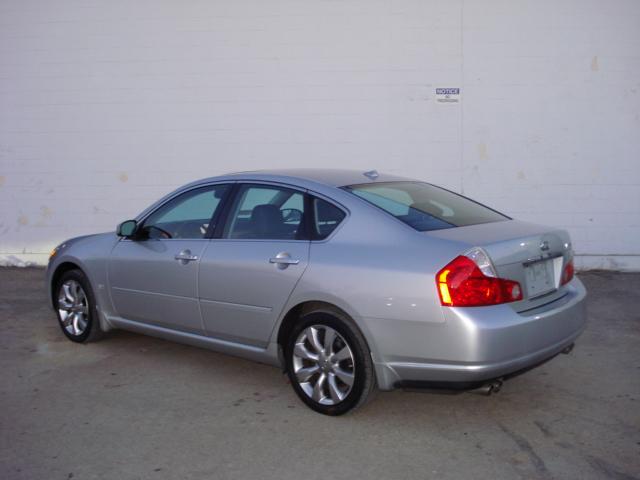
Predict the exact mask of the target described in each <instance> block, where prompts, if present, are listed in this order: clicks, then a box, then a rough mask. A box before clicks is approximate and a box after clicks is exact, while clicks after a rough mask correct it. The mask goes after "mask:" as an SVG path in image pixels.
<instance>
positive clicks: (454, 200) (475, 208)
mask: <svg viewBox="0 0 640 480" xmlns="http://www.w3.org/2000/svg"><path fill="white" fill-rule="evenodd" d="M344 188H345V189H346V190H347V191H350V192H351V193H353V194H354V195H357V196H358V197H361V198H363V199H364V200H366V201H367V202H369V203H371V204H373V205H375V206H376V207H378V208H381V209H382V210H384V211H385V212H387V213H389V214H391V215H393V216H394V217H396V218H397V219H398V220H401V221H403V222H404V223H406V224H407V225H410V226H412V227H413V228H415V229H416V230H418V231H421V232H426V231H428V230H440V229H443V228H452V227H464V226H465V225H477V224H479V223H490V222H501V221H503V220H509V217H507V216H506V215H502V214H501V213H499V212H496V211H495V210H492V209H490V208H489V207H485V206H484V205H481V204H479V203H477V202H474V201H473V200H470V199H468V198H466V197H463V196H462V195H458V194H457V193H453V192H450V191H449V190H445V189H444V188H440V187H436V186H434V185H430V184H428V183H422V182H385V183H365V184H361V185H350V186H348V187H344Z"/></svg>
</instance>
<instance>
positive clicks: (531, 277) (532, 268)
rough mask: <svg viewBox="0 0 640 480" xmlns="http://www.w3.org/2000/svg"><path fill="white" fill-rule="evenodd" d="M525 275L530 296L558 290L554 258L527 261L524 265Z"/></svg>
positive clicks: (533, 296)
mask: <svg viewBox="0 0 640 480" xmlns="http://www.w3.org/2000/svg"><path fill="white" fill-rule="evenodd" d="M524 276H525V283H526V285H527V296H528V297H529V298H535V297H539V296H541V295H545V294H547V293H549V292H553V291H554V290H556V282H555V277H556V275H555V269H554V259H553V258H545V259H544V260H542V259H541V260H539V261H537V262H530V263H527V264H526V265H525V267H524Z"/></svg>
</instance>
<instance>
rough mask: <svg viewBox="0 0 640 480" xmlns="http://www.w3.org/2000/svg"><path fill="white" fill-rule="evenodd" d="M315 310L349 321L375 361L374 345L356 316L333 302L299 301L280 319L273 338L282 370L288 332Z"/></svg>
mask: <svg viewBox="0 0 640 480" xmlns="http://www.w3.org/2000/svg"><path fill="white" fill-rule="evenodd" d="M316 310H324V311H327V312H333V313H336V314H338V315H340V316H343V317H345V318H347V319H349V320H350V321H351V322H352V323H353V324H354V325H355V327H356V328H357V329H358V330H359V331H360V334H361V335H362V337H363V338H364V340H365V342H366V344H367V348H369V352H370V354H371V356H372V357H373V359H374V361H375V357H376V351H375V345H374V344H373V343H372V342H371V336H370V335H369V333H368V331H367V329H366V328H363V325H362V324H361V323H362V322H360V321H358V317H357V316H356V315H353V314H351V313H350V312H349V311H347V310H346V309H344V308H341V307H340V306H339V305H336V304H335V303H333V302H330V301H326V300H305V301H300V302H298V303H297V304H296V305H294V306H293V307H291V308H290V309H289V310H288V311H287V313H286V314H285V315H284V317H283V318H282V321H281V322H280V325H279V326H278V332H277V336H276V338H275V340H276V344H277V346H278V357H279V360H280V364H281V365H282V367H283V368H286V362H285V361H284V349H285V345H286V342H287V338H288V336H289V332H291V329H292V328H293V327H294V325H295V324H296V322H297V321H298V320H299V319H300V318H301V317H302V316H303V315H305V314H307V313H310V312H313V311H316Z"/></svg>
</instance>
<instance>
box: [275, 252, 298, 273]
mask: <svg viewBox="0 0 640 480" xmlns="http://www.w3.org/2000/svg"><path fill="white" fill-rule="evenodd" d="M269 263H275V264H276V266H277V267H278V268H279V269H285V268H287V267H288V266H289V265H297V264H299V263H300V260H298V259H297V258H291V255H289V254H288V253H287V252H280V253H279V254H277V255H276V256H275V257H272V258H270V259H269Z"/></svg>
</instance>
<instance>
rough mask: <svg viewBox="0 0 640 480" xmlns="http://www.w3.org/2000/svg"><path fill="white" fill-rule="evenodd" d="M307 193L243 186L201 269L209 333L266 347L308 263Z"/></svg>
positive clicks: (259, 186) (213, 335) (269, 186)
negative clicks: (305, 197) (305, 207)
mask: <svg viewBox="0 0 640 480" xmlns="http://www.w3.org/2000/svg"><path fill="white" fill-rule="evenodd" d="M304 196H305V194H304V192H302V191H298V190H292V189H288V188H284V187H280V186H275V185H257V184H256V185H249V184H247V185H241V186H240V188H239V189H238V192H237V194H236V196H235V200H234V201H233V205H232V206H231V209H230V211H229V215H228V217H227V218H228V219H227V221H226V224H225V226H224V229H223V231H222V234H221V235H220V236H221V238H217V239H213V240H211V242H210V244H209V245H208V247H207V249H206V251H205V253H204V255H203V258H202V261H201V263H200V270H199V280H198V282H199V286H200V287H199V288H200V307H201V310H202V317H203V321H204V326H205V330H206V333H207V334H208V335H209V336H212V337H216V338H220V339H223V340H228V341H233V342H238V343H244V344H248V345H255V346H261V347H265V346H266V345H267V342H268V340H269V337H270V335H271V332H272V330H273V327H274V325H275V322H276V321H277V319H278V317H279V316H280V314H281V312H282V310H283V308H284V306H285V304H286V302H287V300H288V298H289V296H290V294H291V292H292V291H293V288H294V287H295V285H296V283H297V282H298V280H299V279H300V276H301V275H302V273H303V272H304V270H305V268H306V266H307V263H308V259H309V245H310V242H309V240H308V239H307V235H306V233H305V209H304V203H305V202H304Z"/></svg>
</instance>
